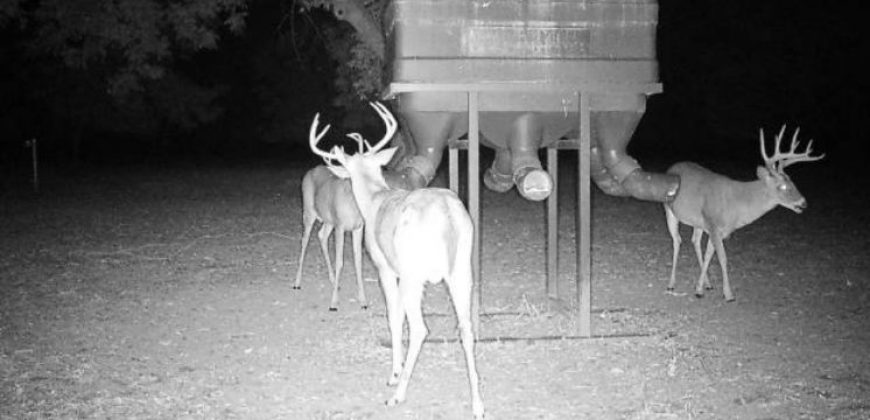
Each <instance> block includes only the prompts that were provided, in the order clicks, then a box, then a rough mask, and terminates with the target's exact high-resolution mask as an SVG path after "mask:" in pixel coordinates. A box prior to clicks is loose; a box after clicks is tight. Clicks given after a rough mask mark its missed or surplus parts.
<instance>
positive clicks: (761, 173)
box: [755, 166, 771, 180]
mask: <svg viewBox="0 0 870 420" xmlns="http://www.w3.org/2000/svg"><path fill="white" fill-rule="evenodd" d="M755 173H756V174H757V175H758V179H765V180H766V179H768V178H770V176H771V175H770V170H768V169H767V168H765V167H764V166H759V167H758V168H756V169H755Z"/></svg>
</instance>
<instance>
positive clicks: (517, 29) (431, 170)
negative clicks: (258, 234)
mask: <svg viewBox="0 0 870 420" xmlns="http://www.w3.org/2000/svg"><path fill="white" fill-rule="evenodd" d="M657 17H658V5H657V3H656V2H655V1H654V0H592V1H590V0H394V1H393V2H392V3H391V5H390V6H389V8H388V9H387V11H386V14H385V16H384V24H385V27H386V30H387V60H388V62H389V63H391V67H390V69H391V79H390V80H391V82H390V85H389V91H388V93H387V96H388V97H390V98H394V99H395V109H396V110H397V112H398V113H399V114H400V116H401V118H402V119H403V121H404V123H405V124H406V127H407V129H408V130H407V131H410V134H411V136H410V137H411V142H412V146H413V147H409V149H410V150H411V153H410V154H408V155H407V156H405V158H404V159H403V160H402V161H401V162H400V163H399V164H398V165H397V167H396V168H395V171H397V173H393V174H392V176H391V178H392V179H393V180H396V181H397V182H401V183H403V184H404V185H405V187H407V188H418V187H422V186H425V185H427V184H428V183H429V182H430V181H431V180H432V178H433V176H434V175H435V171H436V169H437V166H438V164H439V163H440V161H441V157H442V154H443V151H444V149H445V148H447V149H448V150H449V163H450V169H449V173H450V186H451V188H452V189H454V190H456V189H457V187H458V182H459V181H458V179H459V177H458V175H459V171H458V166H457V165H458V151H457V150H458V149H467V150H468V207H469V212H470V213H471V216H472V219H473V221H474V223H475V226H476V227H478V226H480V223H479V219H480V207H479V199H480V197H479V185H480V180H479V176H478V174H479V146H480V145H481V144H483V145H486V146H488V147H491V148H493V149H494V150H495V159H494V161H493V162H492V164H491V166H490V167H489V168H488V169H487V170H486V172H485V173H484V176H483V181H484V185H486V186H487V187H488V188H490V189H491V190H495V191H507V190H509V189H510V188H512V187H514V186H516V187H517V189H518V191H519V193H520V194H521V195H522V196H524V197H526V198H528V199H530V200H545V199H546V200H547V201H548V205H547V207H548V210H547V220H548V234H547V286H546V288H547V293H548V295H550V296H557V295H558V289H557V281H556V280H557V275H556V274H557V270H558V267H557V265H558V262H557V260H556V255H557V252H556V247H557V201H556V198H557V195H558V194H556V188H557V185H558V182H556V181H557V179H556V177H557V173H558V170H557V162H558V160H557V153H558V151H559V150H576V151H578V154H579V164H578V168H579V169H578V176H579V182H578V183H577V185H578V218H577V236H576V238H577V268H578V272H577V289H576V290H577V295H576V299H577V308H578V309H579V314H580V322H579V333H580V335H585V336H588V335H590V333H591V332H590V315H589V314H590V308H591V296H590V292H591V289H590V273H591V266H590V201H589V194H590V185H591V183H590V179H591V180H593V181H594V182H595V184H596V185H598V187H599V188H601V190H602V191H604V192H605V193H607V194H611V195H618V196H631V197H635V198H638V199H642V200H651V201H659V202H665V201H670V200H672V199H673V198H674V197H675V196H676V193H677V190H678V188H679V179H678V178H677V177H674V176H672V175H666V174H659V173H650V172H647V171H644V170H643V169H642V168H641V167H640V166H639V165H638V163H637V162H636V161H635V160H634V159H633V158H632V157H631V156H629V155H628V154H626V146H627V145H628V142H629V141H630V139H631V136H632V134H633V132H634V130H635V127H636V126H637V124H638V122H639V121H640V118H641V116H642V115H643V112H644V110H645V104H646V98H647V96H648V95H650V94H655V93H658V92H661V90H662V87H661V84H659V83H658V70H657V62H656V56H655V32H656V22H657ZM466 135H467V136H466ZM540 148H546V150H547V153H546V156H547V164H546V168H545V167H544V166H543V165H542V164H541V162H540V160H539V159H538V150H539V149H540ZM476 232H479V229H478V230H476ZM479 247H480V235H479V233H478V234H477V235H476V238H475V252H474V257H473V258H474V265H475V268H474V270H475V275H476V279H478V282H477V284H478V296H479V291H480V290H479V287H480V284H481V283H482V282H481V281H480V264H479V258H480V252H479Z"/></svg>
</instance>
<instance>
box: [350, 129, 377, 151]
mask: <svg viewBox="0 0 870 420" xmlns="http://www.w3.org/2000/svg"><path fill="white" fill-rule="evenodd" d="M345 136H347V137H349V138H350V139H352V140H355V141H356V145H357V147H358V150H357V153H365V152H366V150H368V149H371V148H372V145H371V144H369V141H368V140H366V139H365V138H363V136H362V134H360V133H347V134H345Z"/></svg>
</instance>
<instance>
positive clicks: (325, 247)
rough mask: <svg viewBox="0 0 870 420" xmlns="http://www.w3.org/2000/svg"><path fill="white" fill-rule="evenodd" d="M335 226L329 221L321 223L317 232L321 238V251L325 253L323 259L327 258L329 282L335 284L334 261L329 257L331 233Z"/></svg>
mask: <svg viewBox="0 0 870 420" xmlns="http://www.w3.org/2000/svg"><path fill="white" fill-rule="evenodd" d="M332 228H333V226H332V225H330V224H328V223H322V224H321V225H320V231H318V232H317V238H318V239H320V252H321V253H323V259H324V260H326V272H327V273H329V283H330V284H333V285H334V284H335V278H334V276H335V273H333V272H332V261H330V259H329V235H331V234H332Z"/></svg>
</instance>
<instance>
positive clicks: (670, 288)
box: [666, 287, 674, 292]
mask: <svg viewBox="0 0 870 420" xmlns="http://www.w3.org/2000/svg"><path fill="white" fill-rule="evenodd" d="M666 290H667V291H669V292H673V291H674V288H673V287H668V288H667V289H666Z"/></svg>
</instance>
